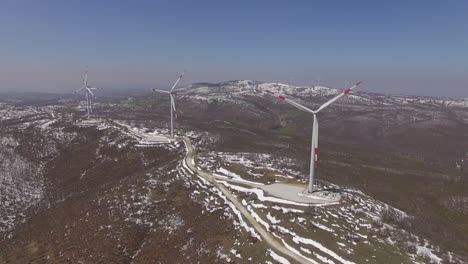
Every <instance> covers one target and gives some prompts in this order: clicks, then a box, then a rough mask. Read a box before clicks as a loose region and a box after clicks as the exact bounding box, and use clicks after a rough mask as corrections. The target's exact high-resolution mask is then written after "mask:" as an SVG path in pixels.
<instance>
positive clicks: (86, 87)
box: [75, 67, 97, 119]
mask: <svg viewBox="0 0 468 264" xmlns="http://www.w3.org/2000/svg"><path fill="white" fill-rule="evenodd" d="M96 89H97V88H96V87H92V86H90V85H88V68H87V67H86V69H85V75H84V78H83V87H81V88H80V89H78V90H76V91H75V93H78V92H81V91H83V90H84V91H85V98H86V110H87V117H88V119H89V114H90V112H92V111H93V105H92V101H91V100H92V99H91V97H93V98H94V97H95V96H94V93H93V91H92V90H96Z"/></svg>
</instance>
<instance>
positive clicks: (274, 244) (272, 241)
mask: <svg viewBox="0 0 468 264" xmlns="http://www.w3.org/2000/svg"><path fill="white" fill-rule="evenodd" d="M180 139H181V140H183V141H184V143H185V145H186V146H187V149H188V153H187V156H186V157H185V161H186V163H187V166H188V167H189V168H190V169H191V170H192V171H193V172H195V173H197V174H198V175H200V176H201V177H203V178H204V179H206V180H207V181H208V182H210V183H211V184H213V185H214V186H215V187H216V188H218V189H219V190H220V191H221V192H222V193H223V194H224V195H225V196H226V197H227V199H229V201H230V202H232V203H233V204H234V206H236V208H237V209H238V210H239V211H240V212H241V213H242V215H243V217H244V218H245V220H246V221H247V222H248V223H249V224H250V225H251V226H252V227H253V228H255V230H256V231H257V232H258V233H259V234H260V236H261V237H262V239H263V240H264V241H265V242H267V243H268V244H269V246H270V247H271V248H272V249H273V250H275V251H276V252H278V253H280V254H282V255H284V256H287V257H289V258H290V259H293V260H295V261H297V262H298V263H313V262H311V261H309V260H307V259H305V258H304V257H302V256H300V255H298V254H296V253H294V252H293V251H291V250H289V249H288V248H286V247H285V246H284V245H283V244H282V243H281V242H280V241H279V240H278V239H277V238H275V237H274V236H272V235H271V234H270V233H269V232H268V231H267V230H266V229H265V228H264V227H263V226H262V225H261V224H259V223H258V222H257V221H255V219H254V218H253V216H252V215H251V214H250V213H249V211H248V210H247V208H245V207H244V206H243V205H242V204H241V202H240V201H239V200H237V199H236V198H235V197H234V196H233V195H232V194H231V193H230V192H229V191H228V190H227V189H226V188H225V187H224V186H223V185H222V184H220V183H219V182H217V181H216V180H215V179H216V178H215V177H214V176H213V175H211V174H209V173H207V172H205V171H202V170H199V169H198V168H197V167H196V166H195V164H193V163H192V160H194V159H193V158H194V156H195V153H194V150H193V146H192V143H191V142H190V140H189V139H188V138H185V137H180Z"/></svg>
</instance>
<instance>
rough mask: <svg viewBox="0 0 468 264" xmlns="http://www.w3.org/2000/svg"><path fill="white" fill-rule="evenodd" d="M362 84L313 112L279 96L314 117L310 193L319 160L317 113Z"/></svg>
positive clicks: (349, 89)
mask: <svg viewBox="0 0 468 264" xmlns="http://www.w3.org/2000/svg"><path fill="white" fill-rule="evenodd" d="M361 83H362V82H358V83H356V84H355V85H353V87H351V88H348V89H346V90H345V91H343V92H342V93H340V94H339V95H337V96H335V97H334V98H333V99H331V100H330V101H328V102H326V103H324V104H323V105H321V106H320V107H319V108H318V109H317V110H315V111H314V110H311V109H309V108H307V107H305V106H303V105H300V104H298V103H296V102H294V101H291V100H289V99H287V98H286V97H284V96H282V95H279V96H278V97H279V98H280V99H282V100H284V101H286V102H287V103H289V104H291V105H292V106H294V107H296V108H299V109H300V110H302V111H304V112H307V113H310V114H312V115H314V123H313V127H312V149H311V154H310V155H311V157H310V176H309V189H308V191H309V193H311V192H313V191H314V172H315V166H316V165H317V164H316V163H317V162H318V161H317V160H318V159H317V158H318V121H317V113H318V112H320V111H322V110H323V109H324V108H325V107H327V106H329V105H330V104H332V103H333V102H335V101H336V100H338V99H340V98H341V97H342V96H344V95H346V94H348V93H349V92H350V91H351V90H353V89H354V88H355V87H356V86H358V85H359V84H361ZM267 92H269V93H271V94H275V93H273V92H270V91H267Z"/></svg>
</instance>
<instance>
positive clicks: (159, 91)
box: [149, 88, 170, 94]
mask: <svg viewBox="0 0 468 264" xmlns="http://www.w3.org/2000/svg"><path fill="white" fill-rule="evenodd" d="M149 89H150V90H151V91H153V92H158V93H168V94H170V92H169V91H165V90H159V89H154V88H149Z"/></svg>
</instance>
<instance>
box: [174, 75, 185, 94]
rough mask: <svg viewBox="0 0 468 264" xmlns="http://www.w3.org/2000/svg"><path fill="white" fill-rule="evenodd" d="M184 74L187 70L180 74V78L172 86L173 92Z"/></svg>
mask: <svg viewBox="0 0 468 264" xmlns="http://www.w3.org/2000/svg"><path fill="white" fill-rule="evenodd" d="M184 74H185V70H184V71H183V72H182V73H181V74H180V75H179V78H178V79H177V81H176V82H175V83H174V85H173V86H172V88H171V92H172V91H173V90H174V88H175V87H176V86H177V84H178V83H179V81H180V79H182V77H184Z"/></svg>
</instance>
